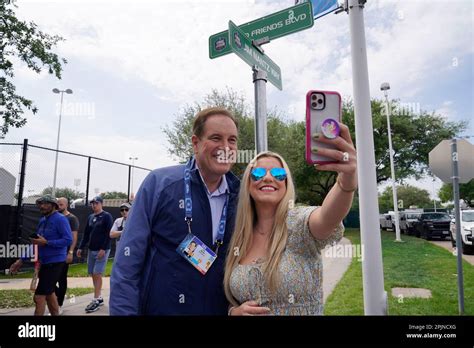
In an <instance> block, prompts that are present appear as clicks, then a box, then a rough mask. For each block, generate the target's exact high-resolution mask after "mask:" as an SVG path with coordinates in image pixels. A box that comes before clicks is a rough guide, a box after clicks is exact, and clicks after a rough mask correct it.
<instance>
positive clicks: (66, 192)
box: [41, 186, 86, 202]
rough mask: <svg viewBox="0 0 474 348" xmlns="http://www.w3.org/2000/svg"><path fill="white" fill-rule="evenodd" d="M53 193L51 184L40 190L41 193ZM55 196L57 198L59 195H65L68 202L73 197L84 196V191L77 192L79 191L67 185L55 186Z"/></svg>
mask: <svg viewBox="0 0 474 348" xmlns="http://www.w3.org/2000/svg"><path fill="white" fill-rule="evenodd" d="M52 193H53V187H52V186H49V187H46V188H45V189H44V190H43V191H42V192H41V195H42V196H43V195H51V194H52ZM55 196H56V197H57V198H59V197H66V198H67V200H68V202H70V201H72V200H74V199H78V198H84V197H85V196H86V195H85V193H83V192H79V191H76V190H73V189H70V188H68V187H64V188H56V193H55Z"/></svg>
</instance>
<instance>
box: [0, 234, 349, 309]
mask: <svg viewBox="0 0 474 348" xmlns="http://www.w3.org/2000/svg"><path fill="white" fill-rule="evenodd" d="M350 244H351V243H350V241H349V240H348V239H347V238H343V239H342V240H341V242H340V243H339V245H341V246H344V247H346V246H348V245H350ZM326 250H327V249H324V250H323V251H322V253H321V255H322V257H323V292H324V298H323V300H324V302H326V299H327V298H328V296H329V295H330V294H331V292H332V291H333V290H334V287H335V286H336V285H337V283H338V282H339V281H340V280H341V278H342V276H343V275H344V273H345V272H346V270H347V268H348V267H349V265H350V263H351V261H352V258H351V257H350V256H344V257H340V256H337V257H334V256H333V257H330V256H329V257H328V256H326V255H325V254H326V253H325V251H326ZM30 282H31V279H14V278H12V279H0V290H2V289H28V288H29V287H30ZM68 286H69V287H71V288H81V287H82V288H87V287H92V279H91V278H75V277H74V278H73V277H70V278H68ZM109 295H110V278H108V277H107V278H104V280H103V286H102V296H103V298H104V305H103V306H102V307H100V309H99V310H98V311H97V312H94V313H86V312H85V311H84V309H85V308H86V306H87V305H88V304H89V303H90V301H91V300H92V297H93V294H92V293H91V294H87V295H83V296H78V297H75V298H74V299H66V300H65V302H64V306H63V309H64V313H63V315H109ZM33 313H34V307H30V308H9V309H1V308H0V315H33Z"/></svg>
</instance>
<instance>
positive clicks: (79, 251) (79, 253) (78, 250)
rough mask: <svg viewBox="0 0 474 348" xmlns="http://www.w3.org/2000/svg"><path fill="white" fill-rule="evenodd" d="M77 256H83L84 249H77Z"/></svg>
mask: <svg viewBox="0 0 474 348" xmlns="http://www.w3.org/2000/svg"><path fill="white" fill-rule="evenodd" d="M76 256H77V257H78V258H81V256H82V250H81V249H77V252H76Z"/></svg>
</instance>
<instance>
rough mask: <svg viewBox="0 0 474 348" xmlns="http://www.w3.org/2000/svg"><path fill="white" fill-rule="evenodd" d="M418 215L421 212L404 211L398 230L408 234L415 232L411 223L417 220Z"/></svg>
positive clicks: (411, 234)
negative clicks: (403, 217)
mask: <svg viewBox="0 0 474 348" xmlns="http://www.w3.org/2000/svg"><path fill="white" fill-rule="evenodd" d="M420 215H421V212H404V216H405V219H404V220H400V230H402V231H403V233H405V234H408V235H409V236H413V235H414V234H415V229H414V227H413V225H414V223H415V222H416V221H418V218H419V217H420Z"/></svg>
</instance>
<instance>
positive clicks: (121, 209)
mask: <svg viewBox="0 0 474 348" xmlns="http://www.w3.org/2000/svg"><path fill="white" fill-rule="evenodd" d="M120 211H121V212H123V211H128V209H120Z"/></svg>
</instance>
